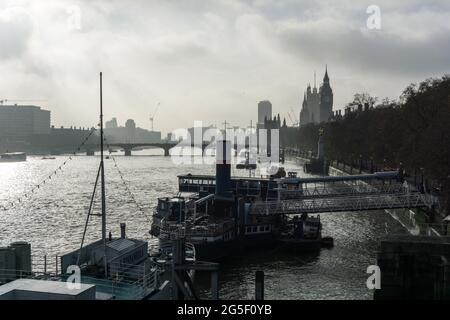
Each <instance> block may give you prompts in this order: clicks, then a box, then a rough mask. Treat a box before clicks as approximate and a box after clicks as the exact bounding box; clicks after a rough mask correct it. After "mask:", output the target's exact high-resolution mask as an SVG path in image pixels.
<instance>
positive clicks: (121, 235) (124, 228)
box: [120, 223, 127, 239]
mask: <svg viewBox="0 0 450 320" xmlns="http://www.w3.org/2000/svg"><path fill="white" fill-rule="evenodd" d="M126 228H127V225H126V224H125V223H121V224H120V237H121V238H122V239H125V238H126V233H125V230H126Z"/></svg>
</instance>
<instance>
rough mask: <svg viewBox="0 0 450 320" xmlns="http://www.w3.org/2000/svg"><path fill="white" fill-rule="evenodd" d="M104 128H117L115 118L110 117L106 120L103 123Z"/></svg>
mask: <svg viewBox="0 0 450 320" xmlns="http://www.w3.org/2000/svg"><path fill="white" fill-rule="evenodd" d="M105 128H106V129H114V128H117V118H112V119H111V120H109V121H106V123H105Z"/></svg>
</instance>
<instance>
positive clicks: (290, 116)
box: [287, 111, 295, 126]
mask: <svg viewBox="0 0 450 320" xmlns="http://www.w3.org/2000/svg"><path fill="white" fill-rule="evenodd" d="M287 114H288V117H289V120H291V123H292V125H293V126H295V121H294V120H293V119H292V115H291V112H290V111H288V113H287Z"/></svg>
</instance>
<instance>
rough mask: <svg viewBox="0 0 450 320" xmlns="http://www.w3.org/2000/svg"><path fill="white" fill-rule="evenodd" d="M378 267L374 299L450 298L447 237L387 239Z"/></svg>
mask: <svg viewBox="0 0 450 320" xmlns="http://www.w3.org/2000/svg"><path fill="white" fill-rule="evenodd" d="M378 266H379V267H380V269H381V289H380V290H376V292H375V296H374V298H375V300H386V299H389V300H392V299H408V300H410V299H427V300H429V299H435V300H440V299H450V237H430V236H411V235H402V236H398V235H397V236H393V235H392V236H388V237H387V238H386V239H384V240H382V241H381V248H380V252H379V255H378Z"/></svg>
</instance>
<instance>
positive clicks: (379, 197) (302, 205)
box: [251, 192, 433, 215]
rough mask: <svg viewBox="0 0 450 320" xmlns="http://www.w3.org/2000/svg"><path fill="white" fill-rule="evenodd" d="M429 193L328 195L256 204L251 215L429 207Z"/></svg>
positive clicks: (430, 203)
mask: <svg viewBox="0 0 450 320" xmlns="http://www.w3.org/2000/svg"><path fill="white" fill-rule="evenodd" d="M432 204H433V203H432V201H431V199H429V197H428V196H427V195H424V194H421V193H419V192H410V193H404V192H399V193H373V194H364V193H362V194H356V193H353V195H344V194H341V195H333V196H331V195H326V196H319V195H318V196H315V197H307V198H299V199H290V200H281V201H270V202H261V203H256V204H253V206H252V211H251V214H259V215H269V214H301V213H325V212H343V211H367V210H383V209H397V208H425V207H430V206H431V205H432Z"/></svg>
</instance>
